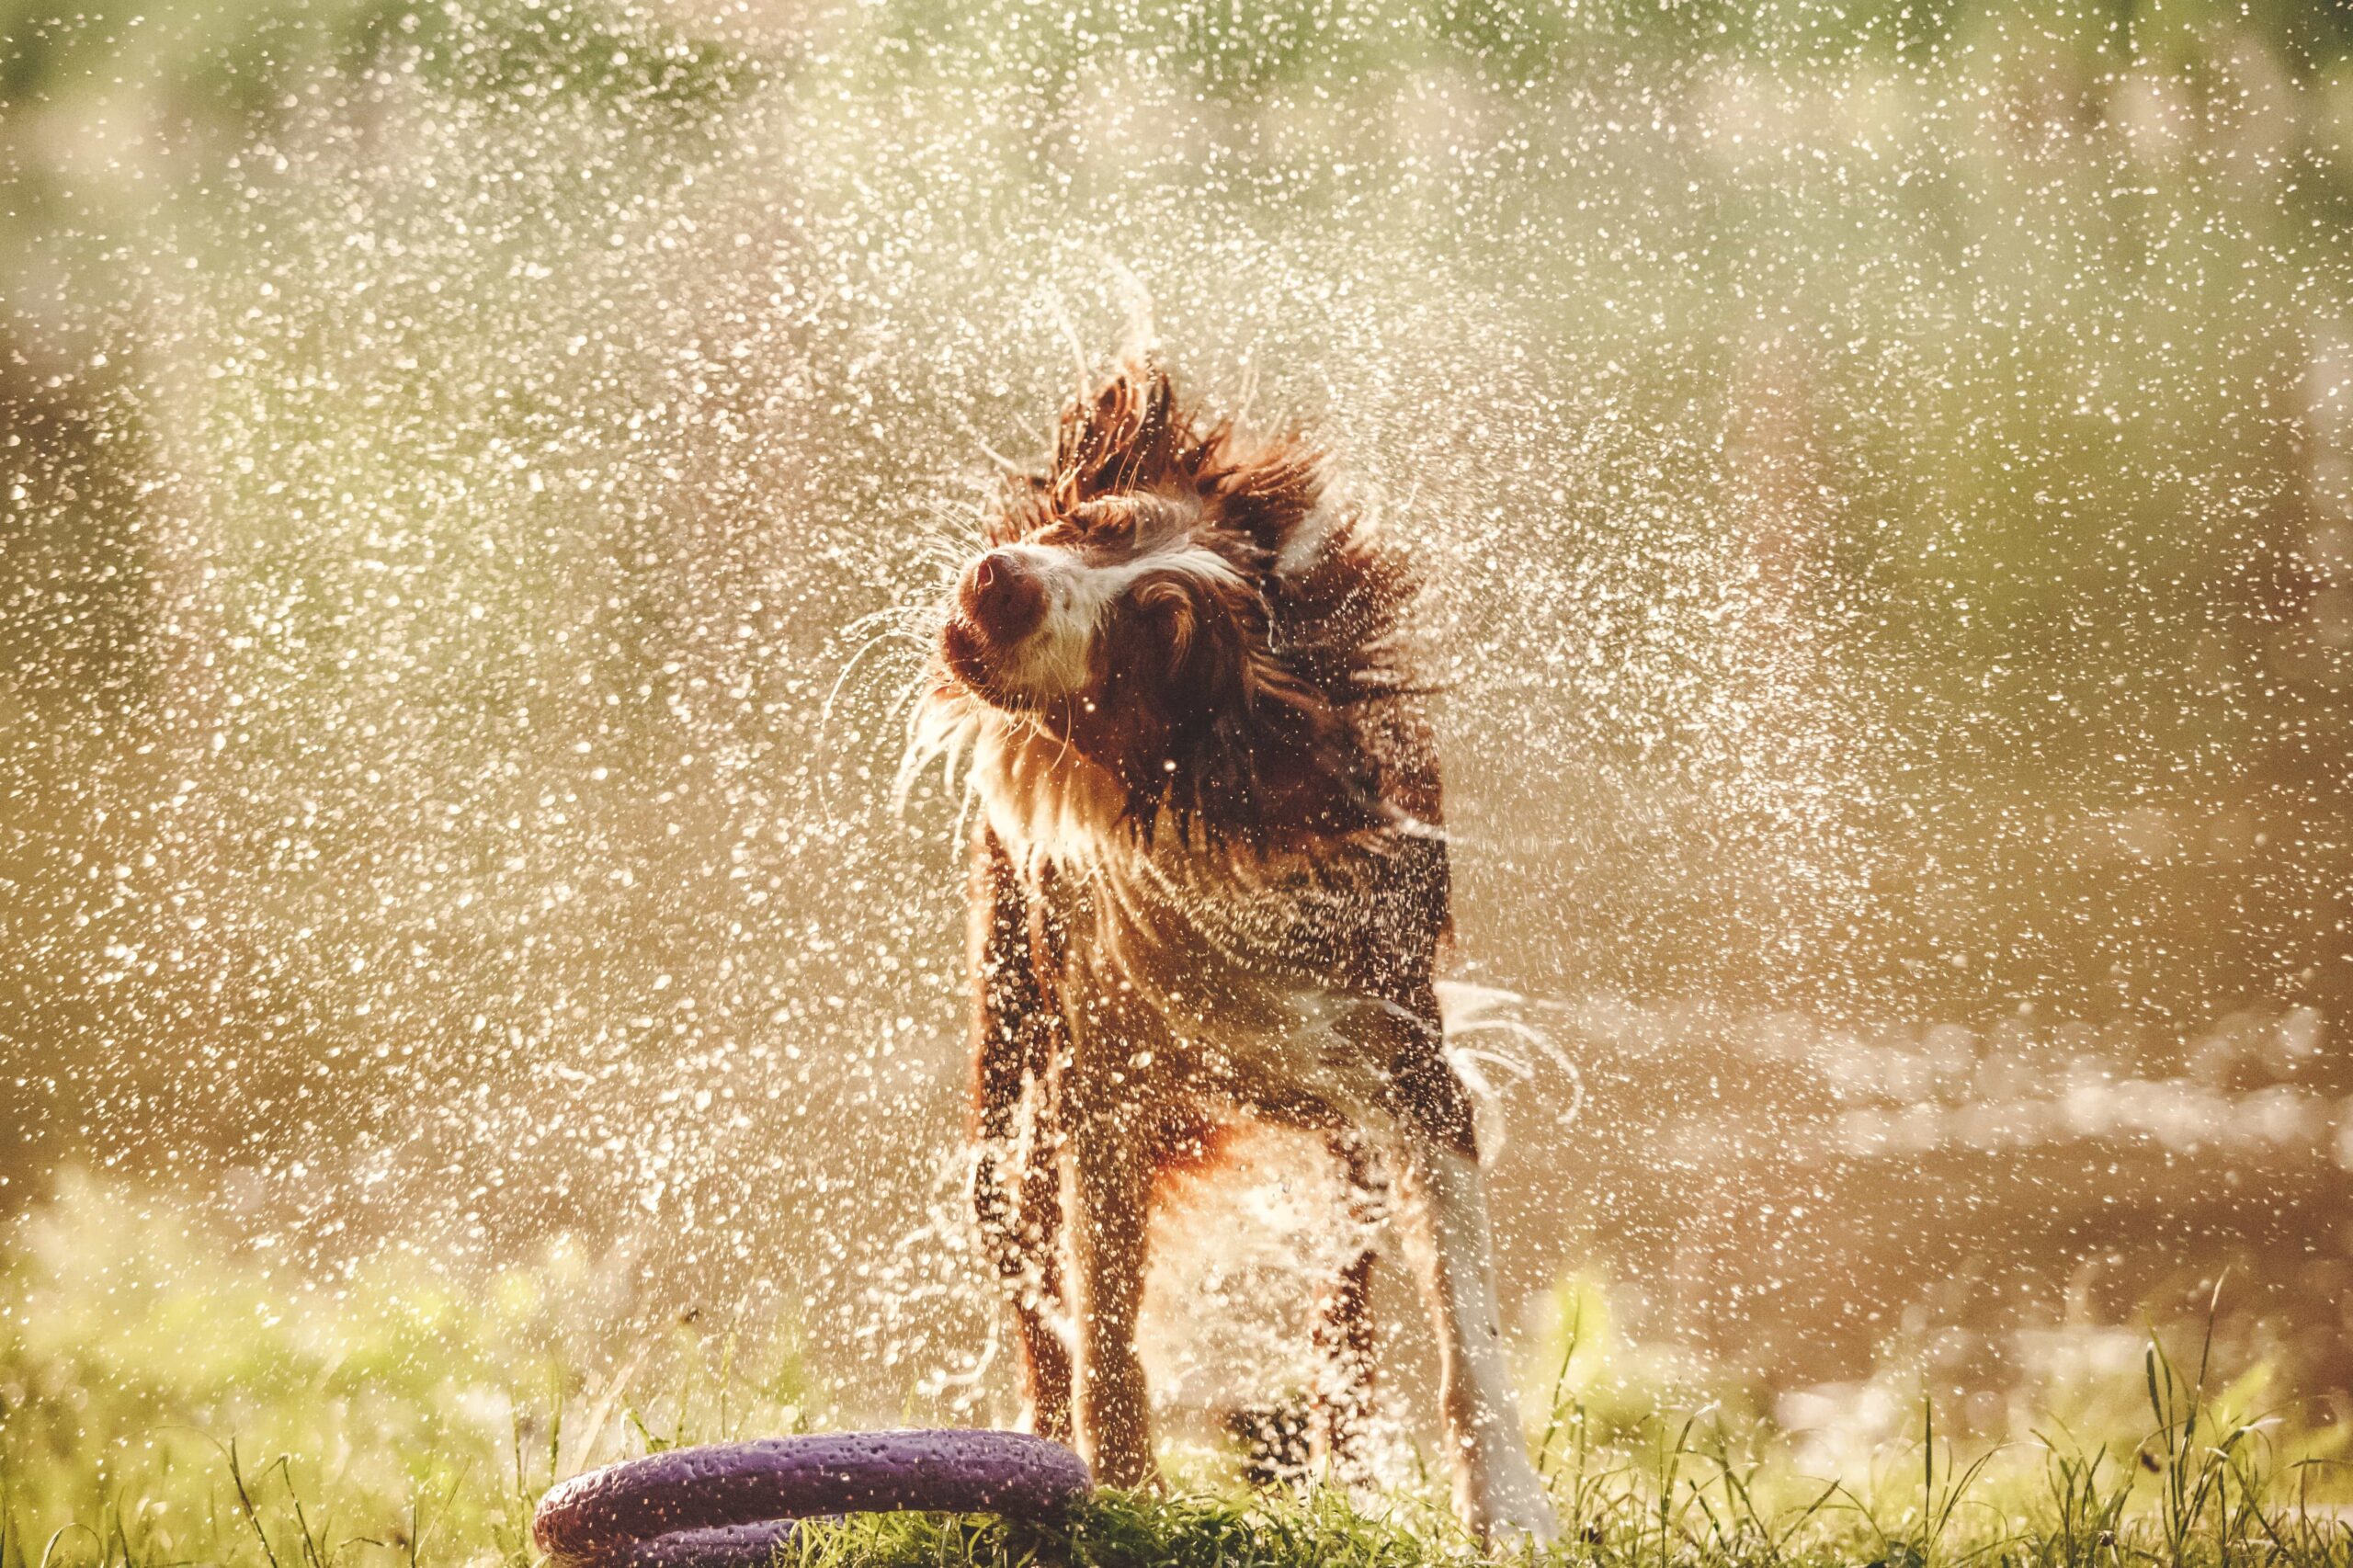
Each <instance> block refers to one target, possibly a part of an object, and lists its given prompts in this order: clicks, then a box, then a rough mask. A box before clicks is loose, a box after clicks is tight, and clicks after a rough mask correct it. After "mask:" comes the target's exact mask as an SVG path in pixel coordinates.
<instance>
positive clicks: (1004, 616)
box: [957, 550, 1046, 648]
mask: <svg viewBox="0 0 2353 1568" xmlns="http://www.w3.org/2000/svg"><path fill="white" fill-rule="evenodd" d="M957 599H958V601H959V602H960V603H961V604H962V606H963V607H964V614H965V616H966V618H967V619H970V620H971V621H972V624H973V625H975V626H977V627H979V628H980V629H981V631H982V632H983V634H985V635H986V636H987V638H988V640H989V641H990V642H994V643H995V644H996V645H997V646H998V647H1000V648H1002V647H1005V646H1006V645H1007V644H1009V643H1014V642H1019V641H1021V639H1022V638H1024V637H1026V636H1028V635H1029V632H1030V630H1031V629H1032V628H1033V627H1035V626H1036V625H1037V624H1038V620H1039V618H1040V616H1042V615H1043V614H1044V613H1045V610H1046V585H1044V584H1043V583H1041V582H1040V581H1039V580H1038V573H1037V570H1036V569H1035V568H1034V567H1032V566H1031V565H1030V564H1029V562H1026V561H1024V560H1022V559H1021V557H1019V556H1018V555H1016V554H1015V553H1013V551H1009V550H992V551H989V552H988V553H987V554H986V555H983V556H982V557H981V558H980V559H979V560H978V561H975V562H972V564H971V565H970V566H967V567H966V568H965V569H964V581H963V583H962V584H961V585H960V586H959V587H958V589H957Z"/></svg>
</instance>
